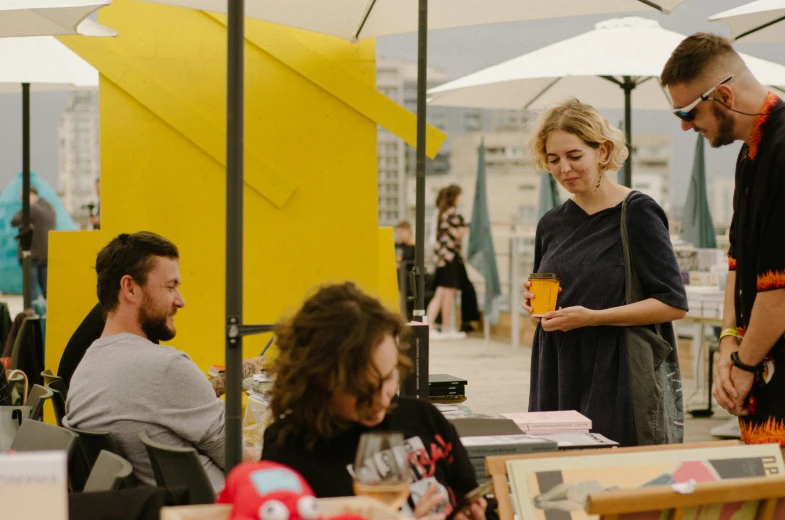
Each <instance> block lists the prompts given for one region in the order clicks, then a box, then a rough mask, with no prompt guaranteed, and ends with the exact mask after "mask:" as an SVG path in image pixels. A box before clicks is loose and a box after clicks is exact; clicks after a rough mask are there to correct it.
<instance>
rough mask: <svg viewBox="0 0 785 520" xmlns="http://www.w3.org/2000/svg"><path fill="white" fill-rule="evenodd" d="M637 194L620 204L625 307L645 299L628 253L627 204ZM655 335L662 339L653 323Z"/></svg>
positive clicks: (658, 325)
mask: <svg viewBox="0 0 785 520" xmlns="http://www.w3.org/2000/svg"><path fill="white" fill-rule="evenodd" d="M637 193H638V192H637V191H635V190H633V191H631V192H629V193H628V194H627V196H626V197H624V200H623V201H622V203H621V249H622V253H623V254H624V288H625V300H626V302H627V305H629V304H631V303H637V302H640V301H643V300H645V299H646V295H645V294H644V293H643V286H642V285H641V280H640V278H638V273H637V271H636V270H635V262H633V261H632V254H631V253H630V235H629V231H628V228H627V222H628V219H627V204H628V203H629V201H630V200H631V199H632V198H633V197H634V196H635V195H636V194H637ZM654 328H655V329H656V332H657V335H658V336H660V337H662V333H661V332H660V324H659V323H655V324H654Z"/></svg>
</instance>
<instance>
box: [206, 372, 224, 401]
mask: <svg viewBox="0 0 785 520" xmlns="http://www.w3.org/2000/svg"><path fill="white" fill-rule="evenodd" d="M210 383H211V384H212V385H213V390H215V396H216V397H221V396H222V395H224V393H226V375H225V374H221V375H220V376H216V377H214V378H212V379H211V380H210Z"/></svg>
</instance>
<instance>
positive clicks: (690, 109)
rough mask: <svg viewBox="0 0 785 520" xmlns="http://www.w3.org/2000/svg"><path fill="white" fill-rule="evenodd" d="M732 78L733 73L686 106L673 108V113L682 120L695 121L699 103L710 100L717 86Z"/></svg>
mask: <svg viewBox="0 0 785 520" xmlns="http://www.w3.org/2000/svg"><path fill="white" fill-rule="evenodd" d="M732 79H733V74H731V75H730V76H728V77H727V78H725V79H724V80H722V81H720V82H719V83H717V84H716V85H714V86H713V87H711V88H710V89H709V90H707V91H706V92H704V93H703V94H701V96H700V97H699V98H698V99H696V100H695V101H693V102H692V103H690V104H689V105H687V106H686V107H684V108H674V109H672V111H673V113H674V114H676V117H678V118H679V119H681V120H682V121H687V122H688V123H689V122H690V121H693V120H694V119H695V110H696V109H697V107H698V104H699V103H700V102H701V101H706V100H708V99H709V96H710V95H711V93H712V92H714V90H716V88H717V87H719V86H720V85H724V84H725V83H727V82H729V81H730V80H732Z"/></svg>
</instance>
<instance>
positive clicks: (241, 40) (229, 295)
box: [224, 0, 245, 474]
mask: <svg viewBox="0 0 785 520" xmlns="http://www.w3.org/2000/svg"><path fill="white" fill-rule="evenodd" d="M227 1H228V10H227V14H228V23H227V63H226V69H227V84H226V334H227V336H226V465H225V468H224V469H225V471H226V473H227V474H228V473H229V472H230V471H231V469H232V468H233V467H234V466H236V465H237V464H240V462H242V458H243V456H242V455H243V442H242V424H241V408H242V401H241V392H242V373H241V372H242V358H243V338H242V335H241V334H240V327H241V323H242V315H243V115H244V114H243V110H244V108H243V95H244V93H243V62H244V56H243V50H244V45H245V34H244V23H245V21H244V17H245V13H244V11H245V0H227Z"/></svg>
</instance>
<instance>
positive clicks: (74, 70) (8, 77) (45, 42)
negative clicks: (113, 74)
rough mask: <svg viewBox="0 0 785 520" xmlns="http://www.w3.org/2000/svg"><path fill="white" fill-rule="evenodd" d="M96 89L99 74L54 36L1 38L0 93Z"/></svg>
mask: <svg viewBox="0 0 785 520" xmlns="http://www.w3.org/2000/svg"><path fill="white" fill-rule="evenodd" d="M23 83H29V84H31V88H32V89H33V90H36V91H38V90H63V89H70V88H72V87H77V88H97V87H98V71H97V70H95V68H93V66H92V65H90V64H89V63H87V62H86V61H84V60H83V59H82V58H80V57H79V56H77V55H76V54H75V53H73V52H72V51H71V50H70V49H69V48H68V47H66V46H65V45H63V44H62V43H60V42H59V41H58V40H57V38H54V37H52V36H37V37H30V38H0V93H5V92H19V90H20V89H21V85H22V84H23Z"/></svg>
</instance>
